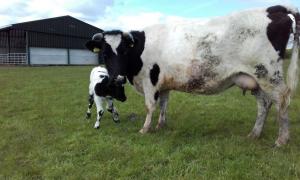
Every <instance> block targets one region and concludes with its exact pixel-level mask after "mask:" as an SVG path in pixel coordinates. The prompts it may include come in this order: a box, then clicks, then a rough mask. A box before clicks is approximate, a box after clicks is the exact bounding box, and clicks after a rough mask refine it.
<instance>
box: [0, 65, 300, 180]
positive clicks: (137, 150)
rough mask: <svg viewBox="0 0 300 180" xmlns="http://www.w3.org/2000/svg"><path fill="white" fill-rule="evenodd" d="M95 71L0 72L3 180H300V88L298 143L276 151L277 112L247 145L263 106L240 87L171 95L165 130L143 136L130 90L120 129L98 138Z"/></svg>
mask: <svg viewBox="0 0 300 180" xmlns="http://www.w3.org/2000/svg"><path fill="white" fill-rule="evenodd" d="M91 69H92V67H89V66H84V67H0V87H1V88H0V179H5V178H8V179H44V178H46V179H48V178H50V179H299V178H300V112H299V110H300V88H298V92H297V94H296V96H295V97H294V98H293V101H292V103H291V107H290V111H289V112H290V113H289V115H290V126H291V128H290V130H291V141H290V143H289V144H288V145H287V146H285V147H282V148H273V147H272V145H273V143H274V142H275V139H276V137H277V133H278V125H277V122H276V121H275V119H276V114H275V111H274V109H273V108H272V111H271V112H270V114H269V117H268V120H267V122H266V125H265V128H264V131H263V134H262V137H261V138H260V139H258V140H252V139H249V138H247V134H248V133H249V132H250V131H251V129H252V127H253V125H254V121H255V118H256V101H255V98H254V97H253V96H252V95H250V92H247V94H246V96H243V95H242V91H241V90H240V89H238V88H231V89H229V90H227V91H225V92H224V93H221V94H218V95H214V96H196V95H191V94H185V93H178V92H172V93H171V96H170V103H169V107H168V113H167V123H168V126H167V127H166V128H165V129H163V130H160V131H158V132H155V131H154V132H152V133H150V134H146V135H141V134H139V133H138V131H139V129H140V128H141V127H142V124H143V122H144V118H145V115H146V112H145V108H144V101H143V97H142V96H140V95H138V94H137V93H136V92H135V91H134V90H133V88H132V87H131V86H129V85H128V86H127V87H126V94H127V98H128V99H127V101H126V102H125V103H119V102H117V103H116V106H117V108H118V110H119V113H120V120H121V123H120V124H115V123H114V122H113V121H112V119H111V116H110V114H109V113H108V112H105V114H104V117H103V119H102V124H101V128H100V129H99V130H95V129H93V125H94V122H95V118H96V116H95V108H93V114H92V119H91V120H90V121H87V120H85V112H86V109H87V93H88V83H89V82H88V80H89V73H90V70H91ZM133 113H134V114H135V117H133V118H132V117H131V116H132V114H133ZM157 116H158V111H157V112H156V113H155V117H154V119H153V124H152V125H153V127H155V125H156V122H157V118H158V117H157Z"/></svg>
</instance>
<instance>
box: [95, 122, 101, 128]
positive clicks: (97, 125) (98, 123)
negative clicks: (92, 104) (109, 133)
mask: <svg viewBox="0 0 300 180" xmlns="http://www.w3.org/2000/svg"><path fill="white" fill-rule="evenodd" d="M94 128H95V129H99V128H100V122H98V121H96V123H95V125H94Z"/></svg>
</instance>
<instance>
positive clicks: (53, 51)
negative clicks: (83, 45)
mask: <svg viewBox="0 0 300 180" xmlns="http://www.w3.org/2000/svg"><path fill="white" fill-rule="evenodd" d="M29 51H30V64H32V65H48V64H49V65H68V49H60V48H40V47H30V48H29ZM69 63H70V64H71V65H89V64H91V65H92V64H98V55H97V54H94V53H92V52H90V51H88V50H84V49H70V50H69Z"/></svg>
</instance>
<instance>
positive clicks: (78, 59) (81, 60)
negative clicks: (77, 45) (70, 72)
mask: <svg viewBox="0 0 300 180" xmlns="http://www.w3.org/2000/svg"><path fill="white" fill-rule="evenodd" d="M69 52H70V64H77V65H79V64H98V55H97V54H95V53H92V52H90V51H89V50H83V49H70V50H69Z"/></svg>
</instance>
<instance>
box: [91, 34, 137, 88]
mask: <svg viewBox="0 0 300 180" xmlns="http://www.w3.org/2000/svg"><path fill="white" fill-rule="evenodd" d="M133 46H134V38H133V36H132V35H131V34H130V33H124V32H122V31H118V30H117V31H107V32H102V33H97V34H95V35H94V36H93V38H92V40H90V41H88V42H87V43H86V47H87V48H88V49H89V50H90V51H93V52H95V53H100V54H102V55H103V58H104V63H105V65H106V68H107V70H108V74H109V76H110V83H114V84H115V85H116V86H123V85H124V84H125V83H126V69H127V65H128V63H127V62H128V53H129V52H130V49H131V48H132V47H133Z"/></svg>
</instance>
